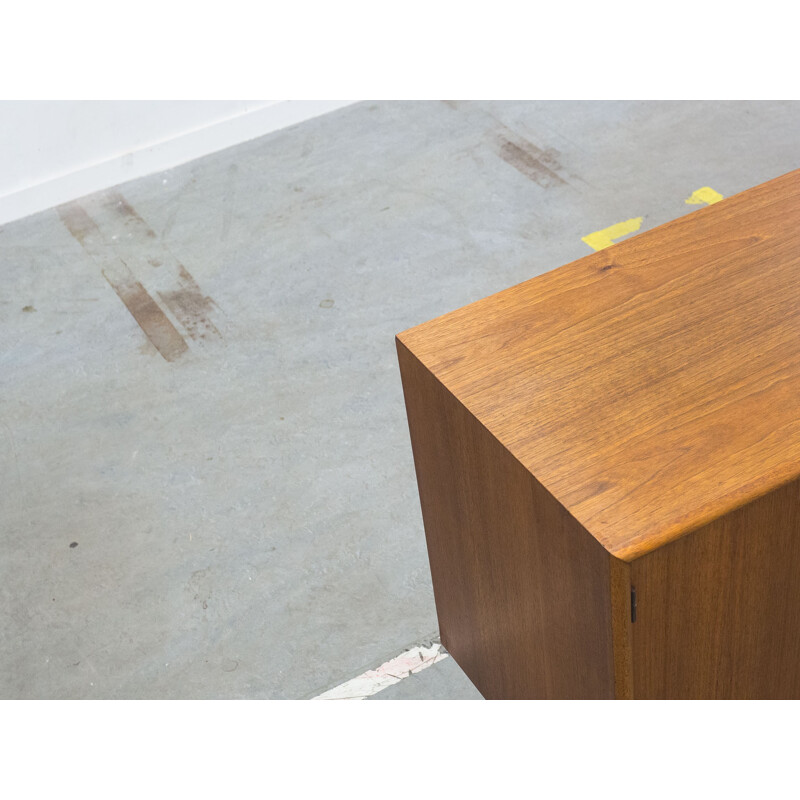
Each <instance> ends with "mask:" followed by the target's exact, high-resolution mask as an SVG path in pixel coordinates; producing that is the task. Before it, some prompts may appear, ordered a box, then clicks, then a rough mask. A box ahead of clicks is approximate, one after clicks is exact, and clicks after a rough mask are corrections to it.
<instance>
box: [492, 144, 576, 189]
mask: <svg viewBox="0 0 800 800" xmlns="http://www.w3.org/2000/svg"><path fill="white" fill-rule="evenodd" d="M496 145H497V152H498V155H499V156H500V158H502V159H503V161H505V162H506V163H507V164H510V165H511V166H512V167H514V169H516V170H518V171H519V172H521V173H522V174H523V175H524V176H525V177H526V178H530V179H531V180H532V181H533V182H534V183H537V184H538V185H539V186H541V187H543V188H545V189H549V188H550V187H552V186H563V185H564V184H566V181H565V180H564V179H563V178H562V177H561V176H560V175H559V174H558V172H559V170H560V169H561V164H559V162H558V151H557V150H554V149H553V148H547V149H546V150H542V149H541V148H540V147H537V146H536V145H535V144H533V143H532V142H529V141H528V140H527V139H523V138H522V137H516V138H515V139H514V140H512V139H511V138H509V137H508V136H505V135H504V134H498V136H497V141H496Z"/></svg>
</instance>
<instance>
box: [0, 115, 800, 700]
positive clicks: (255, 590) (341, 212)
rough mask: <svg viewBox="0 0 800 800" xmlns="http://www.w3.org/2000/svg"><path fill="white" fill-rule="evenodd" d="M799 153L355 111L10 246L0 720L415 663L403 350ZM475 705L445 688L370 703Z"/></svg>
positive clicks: (691, 129)
mask: <svg viewBox="0 0 800 800" xmlns="http://www.w3.org/2000/svg"><path fill="white" fill-rule="evenodd" d="M798 134H800V104H798V103H703V104H700V103H639V102H621V103H578V102H569V103H540V102H535V103H497V102H489V103H484V102H481V103H461V102H458V103H455V102H451V103H383V102H382V103H361V104H359V105H357V106H353V107H350V108H346V109H343V110H341V111H338V112H335V113H333V114H330V115H328V116H325V117H321V118H318V119H314V120H311V121H309V122H305V123H303V124H302V125H300V126H298V127H295V128H292V129H288V130H284V131H279V132H277V133H274V134H271V135H269V136H266V137H264V138H262V139H258V140H256V141H253V142H250V143H248V144H244V145H240V146H238V147H235V148H231V149H230V150H226V151H223V152H220V153H217V154H214V155H212V156H209V157H206V158H203V159H200V160H198V161H195V162H192V163H190V164H187V165H185V166H183V167H180V168H177V169H174V170H170V171H168V172H165V173H163V174H159V175H154V176H151V177H147V178H143V179H141V180H137V181H134V182H131V183H130V184H126V185H124V186H121V187H118V188H117V189H116V190H115V191H112V192H106V193H101V194H98V195H94V196H91V197H88V198H84V199H82V200H81V201H80V202H78V203H74V204H70V205H69V206H68V207H62V208H61V209H60V210H50V211H47V212H43V213H41V214H38V215H35V216H33V217H29V218H27V219H24V220H20V221H18V222H14V223H11V224H9V225H6V226H5V227H3V228H0V270H1V272H0V274H2V276H3V292H2V295H0V341H2V348H0V381H2V392H1V393H0V437H2V442H3V446H2V448H0V486H2V493H1V494H0V505H1V508H0V512H1V516H0V519H1V520H2V527H1V528H0V547H1V548H2V549H1V550H0V552H1V553H2V558H1V559H0V593H1V595H0V599H1V600H2V602H0V697H3V698H307V697H312V696H314V695H316V694H319V693H321V692H323V691H325V690H326V689H328V688H330V687H332V686H335V685H337V684H339V683H342V682H344V681H346V680H348V679H349V678H352V677H354V676H355V675H358V674H359V673H361V672H363V671H364V670H366V669H370V668H373V667H375V666H377V665H379V664H381V663H382V662H383V661H386V660H388V659H390V658H392V657H394V656H395V655H397V654H398V653H399V652H400V651H401V650H403V649H404V648H405V647H407V646H409V645H412V644H414V643H416V642H419V641H422V640H425V639H430V638H431V637H432V636H435V635H436V633H437V622H436V614H435V609H434V604H433V596H432V591H431V585H430V578H429V573H428V564H427V557H426V552H425V544H424V535H423V530H422V522H421V517H420V512H419V504H418V500H417V493H416V485H415V479H414V472H413V465H412V460H411V450H410V445H409V441H408V431H407V427H406V421H405V412H404V407H403V400H402V393H401V387H400V379H399V374H398V370H397V366H396V358H395V351H394V334H395V333H396V332H398V331H400V330H403V329H405V328H407V327H410V326H412V325H415V324H418V323H420V322H423V321H425V320H427V319H430V318H432V317H434V316H438V315H439V314H442V313H444V312H446V311H449V310H451V309H454V308H457V307H459V306H461V305H464V304H465V303H468V302H470V301H473V300H477V299H479V298H481V297H483V296H485V295H487V294H489V293H491V292H496V291H498V290H500V289H503V288H505V287H507V286H510V285H512V284H514V283H517V282H519V281H522V280H525V279H527V278H529V277H531V276H533V275H537V274H539V273H541V272H544V271H546V270H549V269H552V268H554V267H557V266H559V265H561V264H563V263H566V262H568V261H571V260H573V259H576V258H579V257H580V256H583V255H585V254H587V253H588V252H590V250H589V248H588V246H587V245H586V244H585V243H584V242H582V241H581V237H583V236H586V235H587V234H589V233H591V232H593V231H596V230H598V229H601V228H604V227H607V226H609V225H611V224H613V223H616V222H619V221H622V220H627V219H629V218H631V217H639V216H641V217H643V223H642V230H644V229H647V228H651V227H653V226H655V225H658V224H660V223H662V222H666V221H668V220H670V219H673V218H675V217H677V216H680V215H682V214H685V213H689V212H690V211H691V210H692V209H693V208H694V206H689V205H686V204H685V202H684V201H685V199H686V198H687V197H689V195H690V194H691V193H692V192H693V191H694V190H695V189H697V188H699V187H701V186H711V187H712V188H713V189H715V190H716V191H718V192H721V193H722V194H723V195H729V194H732V193H734V192H738V191H740V190H743V189H746V188H748V187H749V186H752V185H754V184H758V183H761V182H763V181H765V180H767V179H769V178H772V177H775V176H776V175H779V174H782V173H784V172H787V171H789V170H791V169H794V168H796V167H797V166H800V136H799V135H798ZM137 319H138V320H139V322H138V323H137ZM145 331H147V332H148V334H149V338H148V336H147V335H145ZM475 696H477V693H476V692H475V690H474V687H472V685H471V684H470V683H469V681H468V680H467V679H466V678H465V677H464V675H463V673H461V672H460V670H459V669H458V667H457V665H456V664H455V662H454V661H453V660H452V659H445V660H444V661H441V662H439V663H438V664H436V665H435V666H433V667H431V668H430V669H429V670H428V671H426V672H424V673H420V674H419V675H418V676H413V677H411V678H409V679H407V680H406V681H403V682H401V683H400V684H396V685H395V686H394V687H390V688H389V689H386V690H385V693H384V694H382V695H376V696H375V697H376V699H392V698H411V697H440V698H460V697H475Z"/></svg>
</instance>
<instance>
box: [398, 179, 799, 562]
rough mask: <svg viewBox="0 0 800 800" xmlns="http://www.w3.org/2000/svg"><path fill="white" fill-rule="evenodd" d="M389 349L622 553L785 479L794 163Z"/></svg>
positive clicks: (795, 469)
mask: <svg viewBox="0 0 800 800" xmlns="http://www.w3.org/2000/svg"><path fill="white" fill-rule="evenodd" d="M398 339H399V340H400V342H401V343H402V344H403V345H404V346H405V347H407V348H408V349H409V350H410V351H411V352H412V353H413V354H414V355H415V356H416V357H417V358H418V359H419V360H420V361H421V362H422V363H423V364H424V365H425V366H426V367H427V368H428V369H429V370H430V371H431V372H432V373H433V374H434V375H435V376H436V377H437V378H438V379H439V380H440V381H441V382H442V383H443V384H444V385H445V386H446V387H447V388H448V389H449V390H450V391H451V392H452V393H453V395H455V396H456V397H457V398H458V399H459V401H460V402H461V403H462V404H463V405H464V406H465V407H466V408H467V409H468V410H469V411H470V412H471V413H472V414H473V415H474V416H475V417H476V418H477V419H478V420H479V421H480V422H481V423H482V424H483V425H484V426H485V427H486V428H487V429H488V430H489V431H490V432H491V433H492V434H493V435H494V436H495V437H497V439H498V440H499V441H500V442H501V443H502V444H503V445H504V446H505V447H506V448H507V449H508V450H509V451H510V452H511V453H512V454H513V455H514V456H515V457H516V458H517V459H518V460H519V461H520V462H521V463H522V464H523V465H524V466H525V467H526V468H527V469H528V470H529V471H530V472H531V473H532V474H533V475H534V476H535V477H536V479H537V480H539V481H540V482H541V483H542V484H543V485H544V486H545V487H546V488H547V489H548V490H549V491H550V492H551V493H552V494H553V495H554V496H555V497H556V498H557V499H558V500H559V502H560V503H561V504H562V505H563V506H564V507H565V508H566V509H567V510H568V511H569V512H570V513H571V514H572V515H573V516H574V517H575V518H576V519H577V520H578V521H579V522H580V523H581V524H582V525H583V526H584V527H585V528H586V529H587V530H588V531H589V532H590V533H591V534H592V535H593V536H594V537H595V538H596V539H597V540H598V541H599V542H600V543H601V544H602V545H603V546H604V547H605V548H606V550H608V551H609V552H610V553H612V554H613V555H615V556H617V557H619V558H621V559H623V560H626V561H630V560H633V559H635V558H637V557H639V556H641V555H644V554H645V553H648V552H650V551H652V550H654V549H656V548H658V547H661V546H662V545H664V544H666V543H668V542H670V541H672V540H674V539H677V538H679V537H681V536H683V535H684V534H686V533H689V532H691V531H693V530H696V529H697V528H699V527H701V526H702V525H704V524H706V523H707V522H710V521H711V520H713V519H716V518H717V517H720V516H722V515H724V514H726V513H727V512H729V511H731V510H733V509H734V508H736V507H738V506H741V505H743V504H745V503H747V502H749V501H751V500H753V499H755V498H756V497H758V496H761V495H763V494H766V493H767V492H769V491H771V490H773V489H775V488H777V487H778V486H780V485H782V484H784V483H786V482H787V481H789V480H792V479H793V478H795V477H797V476H798V473H800V170H797V171H795V172H791V173H789V174H787V175H783V176H781V177H779V178H776V179H774V180H772V181H769V182H767V183H765V184H762V185H760V186H757V187H755V188H753V189H749V190H747V191H746V192H742V193H741V194H738V195H734V196H732V197H729V198H727V199H725V200H722V201H720V202H719V203H716V204H715V205H712V206H709V207H707V208H702V209H699V210H697V211H694V212H692V213H690V214H687V215H686V216H684V217H681V218H679V219H677V220H674V221H672V222H669V223H667V224H665V225H661V226H660V227H658V228H654V229H653V230H650V231H646V232H644V233H641V234H639V235H638V236H635V237H633V238H631V239H628V240H626V241H623V242H620V243H618V244H615V245H612V246H611V247H609V248H607V249H605V250H602V251H600V252H598V253H594V254H592V255H588V256H586V257H585V258H581V259H579V260H578V261H575V262H572V263H571V264H567V265H565V266H563V267H560V268H559V269H556V270H553V271H551V272H548V273H546V274H544V275H540V276H538V277H535V278H532V279H531V280H528V281H526V282H524V283H521V284H519V285H517V286H514V287H512V288H510V289H506V290H505V291H502V292H500V293H498V294H495V295H492V296H491V297H487V298H485V299H483V300H479V301H478V302H476V303H472V304H471V305H468V306H465V307H464V308H460V309H458V310H456V311H453V312H451V313H449V314H445V315H444V316H442V317H439V318H437V319H434V320H432V321H430V322H426V323H424V324H422V325H419V326H417V327H415V328H411V329H410V330H407V331H405V332H403V333H401V334H399V335H398Z"/></svg>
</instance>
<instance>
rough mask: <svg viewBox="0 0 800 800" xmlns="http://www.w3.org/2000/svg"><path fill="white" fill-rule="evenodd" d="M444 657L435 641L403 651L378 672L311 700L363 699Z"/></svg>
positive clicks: (364, 674)
mask: <svg viewBox="0 0 800 800" xmlns="http://www.w3.org/2000/svg"><path fill="white" fill-rule="evenodd" d="M445 658H447V653H445V652H444V650H442V646H441V645H440V644H439V643H438V642H434V644H432V645H431V646H430V647H424V646H418V647H412V648H411V649H410V650H406V651H405V652H404V653H401V654H400V655H399V656H397V657H396V658H393V659H392V660H391V661H387V662H386V663H385V664H381V665H380V666H379V667H378V668H377V669H370V670H367V671H366V672H365V673H363V674H362V675H359V676H358V677H356V678H351V679H350V680H349V681H345V682H344V683H342V684H341V685H339V686H335V687H334V688H333V689H329V690H328V691H327V692H323V693H322V694H321V695H318V696H317V697H314V698H313V699H314V700H365V699H366V698H367V697H369V696H370V695H373V694H376V693H377V692H380V691H381V690H382V689H386V688H387V687H388V686H393V685H394V684H395V683H400V681H401V680H403V678H407V677H408V676H409V675H412V674H415V673H417V672H421V671H422V670H423V669H427V668H428V667H430V666H432V665H433V664H435V663H436V662H437V661H442V660H443V659H445Z"/></svg>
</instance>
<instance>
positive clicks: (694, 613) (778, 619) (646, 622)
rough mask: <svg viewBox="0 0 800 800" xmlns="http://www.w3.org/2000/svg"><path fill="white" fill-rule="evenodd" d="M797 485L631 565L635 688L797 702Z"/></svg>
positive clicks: (656, 694)
mask: <svg viewBox="0 0 800 800" xmlns="http://www.w3.org/2000/svg"><path fill="white" fill-rule="evenodd" d="M799 512H800V482H797V481H794V482H792V483H789V484H786V485H784V486H782V487H780V488H778V489H776V490H775V491H773V492H771V493H770V494H768V495H765V496H763V497H761V498H759V499H757V500H755V501H754V502H752V503H750V504H748V505H746V506H744V507H742V508H739V509H737V510H735V511H733V512H731V513H730V514H728V515H727V516H725V517H722V518H721V519H718V520H715V521H714V522H712V523H710V524H709V525H706V526H705V527H704V528H701V529H700V530H698V531H696V532H695V533H692V534H689V535H688V536H685V537H684V538H682V539H679V540H677V541H676V542H672V543H671V544H669V545H666V546H665V547H663V548H662V549H660V550H656V551H654V552H652V553H649V554H648V555H646V556H643V557H642V558H640V559H637V560H636V561H633V562H632V563H631V581H632V583H633V585H634V587H635V588H636V594H637V619H636V622H635V623H634V624H633V626H632V643H633V662H634V669H633V675H634V689H635V694H636V697H637V698H651V699H658V698H664V699H673V698H675V699H682V698H686V699H705V698H707V699H800V636H798V631H799V630H800V513H799Z"/></svg>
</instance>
